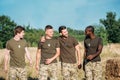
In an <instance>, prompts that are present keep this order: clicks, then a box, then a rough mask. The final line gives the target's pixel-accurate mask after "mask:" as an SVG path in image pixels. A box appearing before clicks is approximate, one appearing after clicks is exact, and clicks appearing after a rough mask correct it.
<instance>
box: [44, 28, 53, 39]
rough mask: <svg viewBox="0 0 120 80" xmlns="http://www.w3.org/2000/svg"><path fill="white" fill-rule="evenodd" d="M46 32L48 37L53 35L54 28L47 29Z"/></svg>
mask: <svg viewBox="0 0 120 80" xmlns="http://www.w3.org/2000/svg"><path fill="white" fill-rule="evenodd" d="M45 34H46V36H48V37H53V34H54V30H53V29H46V31H45Z"/></svg>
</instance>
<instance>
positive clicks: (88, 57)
mask: <svg viewBox="0 0 120 80" xmlns="http://www.w3.org/2000/svg"><path fill="white" fill-rule="evenodd" d="M85 34H86V38H85V40H84V46H85V55H84V68H85V78H86V80H102V66H101V58H100V53H101V51H102V48H103V43H102V39H101V38H99V37H97V36H95V34H94V27H93V26H88V27H86V29H85Z"/></svg>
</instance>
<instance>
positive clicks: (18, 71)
mask: <svg viewBox="0 0 120 80" xmlns="http://www.w3.org/2000/svg"><path fill="white" fill-rule="evenodd" d="M26 76H27V72H26V69H25V68H18V67H10V71H9V80H16V78H19V80H27V77H26Z"/></svg>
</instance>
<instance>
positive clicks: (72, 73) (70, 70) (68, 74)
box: [61, 63, 78, 80]
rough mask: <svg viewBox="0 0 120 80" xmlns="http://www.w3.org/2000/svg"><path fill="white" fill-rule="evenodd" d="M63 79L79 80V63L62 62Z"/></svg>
mask: <svg viewBox="0 0 120 80" xmlns="http://www.w3.org/2000/svg"><path fill="white" fill-rule="evenodd" d="M61 67H62V76H63V80H78V72H77V64H72V63H62V66H61Z"/></svg>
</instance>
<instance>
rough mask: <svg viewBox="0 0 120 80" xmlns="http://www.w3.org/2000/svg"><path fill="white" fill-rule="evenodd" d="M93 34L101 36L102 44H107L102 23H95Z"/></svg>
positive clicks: (105, 32)
mask: <svg viewBox="0 0 120 80" xmlns="http://www.w3.org/2000/svg"><path fill="white" fill-rule="evenodd" d="M95 34H96V35H97V36H99V37H101V38H102V40H103V44H107V43H108V42H107V31H106V29H105V27H104V26H102V25H95Z"/></svg>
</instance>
